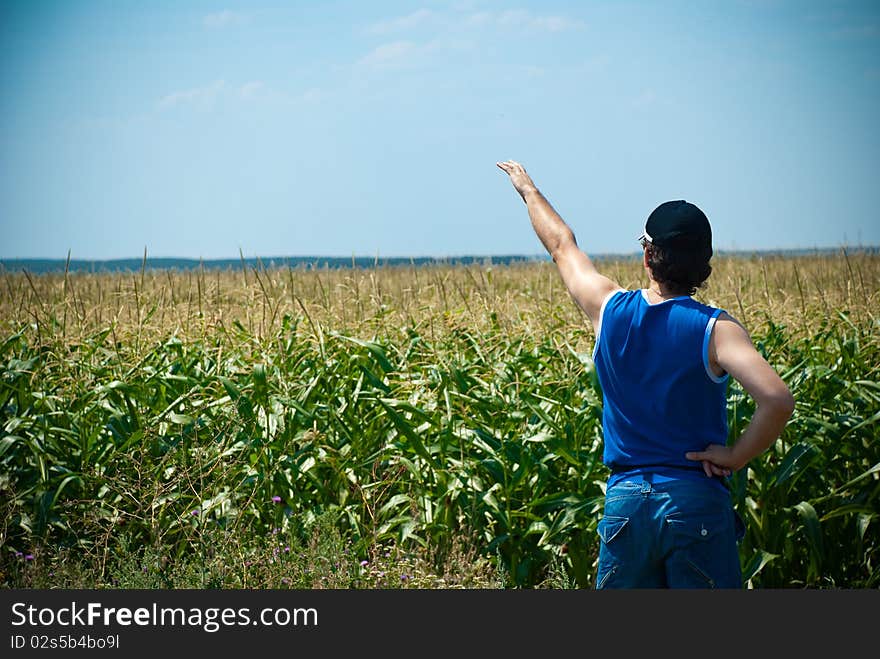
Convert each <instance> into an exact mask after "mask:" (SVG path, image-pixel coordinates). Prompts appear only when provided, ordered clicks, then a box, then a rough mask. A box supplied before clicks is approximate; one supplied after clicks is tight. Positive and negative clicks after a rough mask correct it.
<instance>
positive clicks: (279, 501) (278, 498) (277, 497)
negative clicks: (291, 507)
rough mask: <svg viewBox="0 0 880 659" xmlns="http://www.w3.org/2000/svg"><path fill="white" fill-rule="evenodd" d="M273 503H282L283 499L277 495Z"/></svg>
mask: <svg viewBox="0 0 880 659" xmlns="http://www.w3.org/2000/svg"><path fill="white" fill-rule="evenodd" d="M272 501H274V502H275V503H281V497H279V496H278V495H277V494H276V495H275V496H274V497H272Z"/></svg>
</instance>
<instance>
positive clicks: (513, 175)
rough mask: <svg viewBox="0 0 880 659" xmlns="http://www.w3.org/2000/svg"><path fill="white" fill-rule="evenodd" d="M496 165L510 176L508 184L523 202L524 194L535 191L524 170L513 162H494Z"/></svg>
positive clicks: (535, 188)
mask: <svg viewBox="0 0 880 659" xmlns="http://www.w3.org/2000/svg"><path fill="white" fill-rule="evenodd" d="M495 164H496V165H498V167H500V168H501V169H502V170H504V171H505V172H507V174H508V175H509V176H510V182H511V183H512V184H513V187H514V189H515V190H516V191H517V192H519V195H520V197H522V198H523V200H525V198H526V193H528V192H534V191H537V189H538V188H537V187H536V186H535V184H534V182H533V181H532V179H531V178H530V177H529V175H528V174H526V170H525V168H524V167H523V166H522V165H520V164H519V163H518V162H516V161H515V160H505V161H504V162H496V163H495Z"/></svg>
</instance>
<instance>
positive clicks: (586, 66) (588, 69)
mask: <svg viewBox="0 0 880 659" xmlns="http://www.w3.org/2000/svg"><path fill="white" fill-rule="evenodd" d="M610 64H611V56H610V55H608V54H607V53H600V54H598V55H594V56H593V57H590V58H589V59H587V60H586V61H584V62H583V63H582V64H581V66H580V69H581V71H582V72H583V73H586V74H593V73H604V72H605V71H607V70H608V66H609V65H610Z"/></svg>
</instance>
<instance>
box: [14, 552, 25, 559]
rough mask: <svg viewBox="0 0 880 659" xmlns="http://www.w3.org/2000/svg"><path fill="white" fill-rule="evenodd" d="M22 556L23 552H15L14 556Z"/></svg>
mask: <svg viewBox="0 0 880 659" xmlns="http://www.w3.org/2000/svg"><path fill="white" fill-rule="evenodd" d="M22 556H24V554H22V553H21V552H20V551H17V552H15V557H16V558H21V557H22Z"/></svg>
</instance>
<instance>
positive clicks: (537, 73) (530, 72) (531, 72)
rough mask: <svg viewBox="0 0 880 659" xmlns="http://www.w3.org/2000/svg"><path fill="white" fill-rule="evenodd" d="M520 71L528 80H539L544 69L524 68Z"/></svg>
mask: <svg viewBox="0 0 880 659" xmlns="http://www.w3.org/2000/svg"><path fill="white" fill-rule="evenodd" d="M522 70H523V73H524V74H525V75H527V76H528V77H530V78H539V77H541V76H542V75H544V69H542V68H541V67H540V66H532V65H529V66H524V67H523V69H522Z"/></svg>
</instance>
